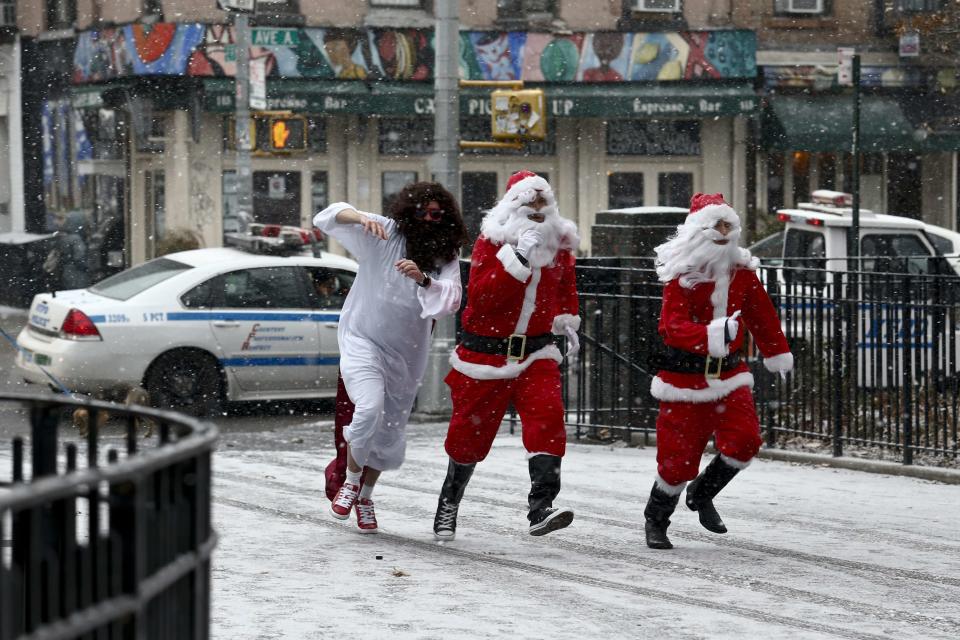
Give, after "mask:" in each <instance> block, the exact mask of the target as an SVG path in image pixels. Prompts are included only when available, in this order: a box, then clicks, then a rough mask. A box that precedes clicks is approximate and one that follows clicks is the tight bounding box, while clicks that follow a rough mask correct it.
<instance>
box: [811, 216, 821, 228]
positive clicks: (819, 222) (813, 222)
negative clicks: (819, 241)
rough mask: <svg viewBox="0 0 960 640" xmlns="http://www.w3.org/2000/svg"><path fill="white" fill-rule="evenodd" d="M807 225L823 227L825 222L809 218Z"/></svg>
mask: <svg viewBox="0 0 960 640" xmlns="http://www.w3.org/2000/svg"><path fill="white" fill-rule="evenodd" d="M807 224H812V225H813V226H815V227H822V226H823V220H821V219H820V218H807Z"/></svg>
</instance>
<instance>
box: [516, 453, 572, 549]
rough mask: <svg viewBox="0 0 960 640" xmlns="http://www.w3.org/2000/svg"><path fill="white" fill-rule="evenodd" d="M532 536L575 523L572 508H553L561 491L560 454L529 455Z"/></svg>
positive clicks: (528, 518) (529, 500) (529, 499)
mask: <svg viewBox="0 0 960 640" xmlns="http://www.w3.org/2000/svg"><path fill="white" fill-rule="evenodd" d="M528 465H529V467H530V496H529V497H528V499H527V501H528V503H529V505H530V513H528V514H527V520H529V521H530V535H532V536H542V535H546V534H548V533H550V532H551V531H556V530H557V529H563V528H564V527H567V526H569V525H570V523H571V522H573V511H571V510H570V509H554V508H553V499H554V498H556V497H557V494H558V493H560V456H550V455H547V454H540V455H538V456H533V457H532V458H530V460H529V463H528Z"/></svg>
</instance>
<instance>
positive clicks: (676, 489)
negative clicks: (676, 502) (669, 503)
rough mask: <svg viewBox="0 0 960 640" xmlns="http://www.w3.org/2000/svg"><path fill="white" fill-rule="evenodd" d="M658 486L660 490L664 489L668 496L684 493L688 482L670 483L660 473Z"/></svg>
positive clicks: (657, 481)
mask: <svg viewBox="0 0 960 640" xmlns="http://www.w3.org/2000/svg"><path fill="white" fill-rule="evenodd" d="M656 483H657V488H658V489H660V491H663V492H664V493H665V494H667V495H668V496H678V495H680V494H681V493H683V488H684V487H685V486H687V483H686V482H681V483H680V484H670V483H669V482H667V481H666V480H664V479H663V478H661V477H660V474H659V473H658V474H657V479H656Z"/></svg>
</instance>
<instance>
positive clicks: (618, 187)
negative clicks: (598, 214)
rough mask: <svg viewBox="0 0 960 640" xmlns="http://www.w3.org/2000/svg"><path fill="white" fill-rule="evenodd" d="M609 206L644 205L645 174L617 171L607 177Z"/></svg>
mask: <svg viewBox="0 0 960 640" xmlns="http://www.w3.org/2000/svg"><path fill="white" fill-rule="evenodd" d="M607 194H608V195H607V206H608V207H610V208H611V209H627V208H629V207H642V206H643V205H644V202H643V174H642V173H640V172H617V173H611V174H610V175H609V176H608V177H607Z"/></svg>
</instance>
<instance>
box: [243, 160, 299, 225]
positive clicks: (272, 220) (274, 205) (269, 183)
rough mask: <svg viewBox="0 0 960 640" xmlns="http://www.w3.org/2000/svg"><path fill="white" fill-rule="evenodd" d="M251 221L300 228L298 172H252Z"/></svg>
mask: <svg viewBox="0 0 960 640" xmlns="http://www.w3.org/2000/svg"><path fill="white" fill-rule="evenodd" d="M253 219H254V221H255V222H261V223H263V224H285V225H290V226H294V227H299V226H300V172H299V171H254V172H253Z"/></svg>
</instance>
